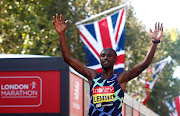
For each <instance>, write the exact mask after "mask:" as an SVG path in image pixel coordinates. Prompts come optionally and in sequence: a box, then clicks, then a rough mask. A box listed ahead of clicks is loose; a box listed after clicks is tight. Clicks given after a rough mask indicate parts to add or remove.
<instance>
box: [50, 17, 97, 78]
mask: <svg viewBox="0 0 180 116" xmlns="http://www.w3.org/2000/svg"><path fill="white" fill-rule="evenodd" d="M53 24H54V27H55V29H56V31H57V33H58V35H59V42H60V49H61V52H62V55H63V58H64V61H65V62H66V63H67V64H69V65H70V66H71V67H72V68H73V69H74V70H76V71H77V72H79V73H80V74H82V75H83V76H85V77H86V78H87V79H88V80H89V81H90V82H91V81H92V79H93V78H94V77H95V76H96V75H97V72H96V71H95V70H92V69H89V68H86V67H85V66H84V65H83V64H82V63H81V62H79V61H78V60H77V59H75V58H73V57H72V56H71V53H70V51H69V48H68V46H67V43H66V37H65V30H66V27H67V24H68V20H66V21H65V24H64V23H63V16H62V15H60V19H59V16H58V15H57V14H56V18H55V17H54V16H53Z"/></svg>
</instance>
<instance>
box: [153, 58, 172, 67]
mask: <svg viewBox="0 0 180 116" xmlns="http://www.w3.org/2000/svg"><path fill="white" fill-rule="evenodd" d="M171 60H172V58H171V56H168V57H167V58H165V59H163V60H161V61H159V62H155V63H153V64H152V66H154V65H158V64H161V63H163V62H167V61H168V62H170V61H171Z"/></svg>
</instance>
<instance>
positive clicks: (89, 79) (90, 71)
mask: <svg viewBox="0 0 180 116" xmlns="http://www.w3.org/2000/svg"><path fill="white" fill-rule="evenodd" d="M87 70H88V72H89V75H88V76H89V77H88V81H89V84H90V85H91V84H92V81H93V79H94V78H95V77H96V76H97V75H98V72H97V71H96V70H93V69H91V68H87Z"/></svg>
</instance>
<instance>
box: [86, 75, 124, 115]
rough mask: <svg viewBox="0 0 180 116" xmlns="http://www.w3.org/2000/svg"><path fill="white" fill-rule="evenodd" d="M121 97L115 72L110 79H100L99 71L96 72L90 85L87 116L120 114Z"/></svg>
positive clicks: (122, 95) (122, 96) (121, 92)
mask: <svg viewBox="0 0 180 116" xmlns="http://www.w3.org/2000/svg"><path fill="white" fill-rule="evenodd" d="M123 98H124V92H123V90H122V89H121V86H120V85H119V83H118V80H117V74H114V75H113V76H112V77H111V78H110V79H101V73H100V74H98V75H97V76H96V77H95V78H94V79H93V82H92V85H91V87H90V99H91V100H90V106H89V116H122V114H121V110H122V103H123Z"/></svg>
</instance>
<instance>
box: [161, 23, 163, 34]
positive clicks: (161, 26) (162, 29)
mask: <svg viewBox="0 0 180 116" xmlns="http://www.w3.org/2000/svg"><path fill="white" fill-rule="evenodd" d="M161 31H162V32H163V23H161Z"/></svg>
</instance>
